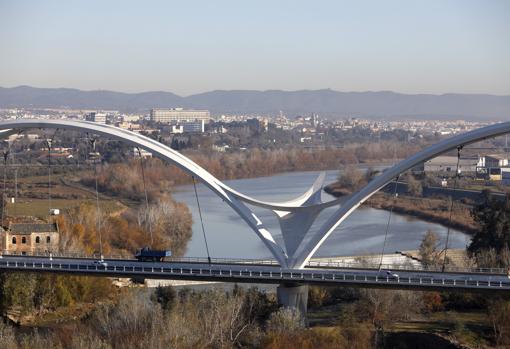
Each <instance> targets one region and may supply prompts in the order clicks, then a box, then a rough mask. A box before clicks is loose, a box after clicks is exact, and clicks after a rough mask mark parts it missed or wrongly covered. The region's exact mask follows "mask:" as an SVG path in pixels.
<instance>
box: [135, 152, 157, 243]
mask: <svg viewBox="0 0 510 349" xmlns="http://www.w3.org/2000/svg"><path fill="white" fill-rule="evenodd" d="M136 150H138V155H139V156H140V167H141V168H142V182H143V191H144V193H145V220H146V221H147V223H148V224H149V235H150V239H151V248H152V245H153V244H154V238H153V235H152V221H151V219H150V217H149V196H148V195H147V186H146V183H145V170H144V163H143V157H142V151H141V150H140V148H139V147H136Z"/></svg>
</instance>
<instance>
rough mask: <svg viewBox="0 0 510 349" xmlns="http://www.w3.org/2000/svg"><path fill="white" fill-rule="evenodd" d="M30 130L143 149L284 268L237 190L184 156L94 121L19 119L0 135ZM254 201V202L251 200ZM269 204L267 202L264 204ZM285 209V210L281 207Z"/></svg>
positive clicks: (281, 254)
mask: <svg viewBox="0 0 510 349" xmlns="http://www.w3.org/2000/svg"><path fill="white" fill-rule="evenodd" d="M33 128H54V129H68V130H75V131H82V132H89V133H92V134H96V135H100V136H105V137H107V138H111V139H116V140H120V141H122V142H125V143H128V144H130V145H132V146H135V147H140V148H142V149H145V150H147V151H149V152H151V153H152V154H154V155H155V156H157V157H159V158H161V159H163V160H164V161H167V162H170V163H172V164H174V165H176V166H177V167H179V168H180V169H182V170H183V171H184V172H186V173H189V174H190V175H192V176H194V177H196V178H198V179H200V180H201V181H202V182H203V183H204V184H205V185H206V186H207V187H209V188H210V189H211V190H212V191H213V192H214V193H216V195H218V196H219V197H220V198H222V199H223V200H224V201H225V202H226V203H227V204H228V205H229V206H230V207H232V208H233V209H234V211H235V212H237V214H238V215H239V216H240V217H241V218H242V219H243V220H244V221H245V222H246V223H247V224H248V226H250V228H252V229H253V231H255V233H256V234H257V235H258V236H259V237H260V239H261V240H262V241H263V242H264V244H265V245H266V246H267V248H268V249H269V251H270V252H271V253H272V254H273V256H274V257H275V258H276V260H277V261H278V262H279V263H280V265H282V266H286V265H287V256H286V254H285V252H284V251H283V249H282V248H281V247H280V246H279V245H278V244H277V243H276V242H275V241H274V239H273V237H272V235H271V234H270V233H269V231H268V230H267V229H266V228H265V227H264V225H263V223H262V222H261V220H260V219H259V218H258V217H257V216H256V215H255V214H254V213H253V212H252V211H251V210H250V209H249V208H248V207H246V205H244V203H243V202H241V201H240V200H239V199H238V197H240V196H242V195H241V194H240V195H236V191H235V190H233V189H231V188H229V187H228V186H226V185H225V184H223V183H222V182H220V181H219V180H218V179H216V178H215V177H214V176H213V175H212V174H210V173H209V172H208V171H206V170H205V169H203V168H202V167H200V166H199V165H197V164H196V163H194V162H193V161H191V160H190V159H188V158H187V157H185V156H184V155H182V154H180V153H178V152H176V151H175V150H173V149H171V148H170V147H168V146H166V145H164V144H161V143H159V142H157V141H155V140H153V139H151V138H149V137H146V136H143V135H140V134H137V133H134V132H131V131H127V130H124V129H120V128H117V127H114V126H110V125H103V124H98V123H94V122H86V121H71V120H39V119H20V120H12V121H2V122H0V130H5V131H4V132H2V133H1V134H0V136H1V137H3V138H5V137H8V136H9V135H11V134H13V133H15V131H17V130H23V129H33ZM253 201H257V200H255V199H253ZM264 204H265V205H270V204H269V203H264ZM283 208H284V209H286V207H283Z"/></svg>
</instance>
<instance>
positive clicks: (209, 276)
mask: <svg viewBox="0 0 510 349" xmlns="http://www.w3.org/2000/svg"><path fill="white" fill-rule="evenodd" d="M0 270H4V271H30V272H54V273H67V274H80V275H94V276H108V277H118V278H133V277H136V278H146V279H175V280H177V279H185V280H196V281H216V282H243V283H268V284H282V283H283V284H285V283H288V284H303V285H304V284H316V285H324V286H335V285H336V286H350V287H367V288H393V289H421V290H473V291H475V290H479V291H497V292H501V291H504V292H508V291H510V279H509V278H508V277H507V276H506V275H501V274H481V273H452V272H447V273H441V272H430V271H406V270H399V271H398V272H396V273H395V272H390V271H385V270H382V271H379V270H376V269H342V268H324V267H322V268H316V269H314V268H306V269H282V268H280V267H279V266H277V265H259V264H246V263H240V262H237V263H212V264H208V263H202V262H184V261H183V262H180V261H171V262H155V263H153V262H139V261H136V260H114V259H106V260H104V263H100V262H99V261H98V260H97V259H91V258H48V257H29V256H5V255H4V256H3V257H2V258H0Z"/></svg>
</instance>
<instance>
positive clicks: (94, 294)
mask: <svg viewBox="0 0 510 349" xmlns="http://www.w3.org/2000/svg"><path fill="white" fill-rule="evenodd" d="M115 293H116V292H115V288H114V287H113V286H112V282H111V280H109V279H106V278H99V277H76V276H67V275H57V274H32V273H1V274H0V313H1V314H3V315H5V314H6V313H8V312H14V313H16V315H17V316H18V317H23V316H25V315H29V314H36V315H37V314H39V315H40V314H42V313H45V312H48V311H51V310H56V309H58V308H62V307H69V306H72V305H75V304H77V303H94V302H96V301H99V300H103V301H104V300H106V299H109V298H110V297H114V295H115ZM0 338H1V336H0ZM1 342H2V341H1V339H0V343H1Z"/></svg>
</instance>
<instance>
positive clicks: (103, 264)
mask: <svg viewBox="0 0 510 349" xmlns="http://www.w3.org/2000/svg"><path fill="white" fill-rule="evenodd" d="M94 264H95V265H97V266H103V267H105V268H106V267H107V266H108V263H106V262H105V261H103V260H97V261H94Z"/></svg>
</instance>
